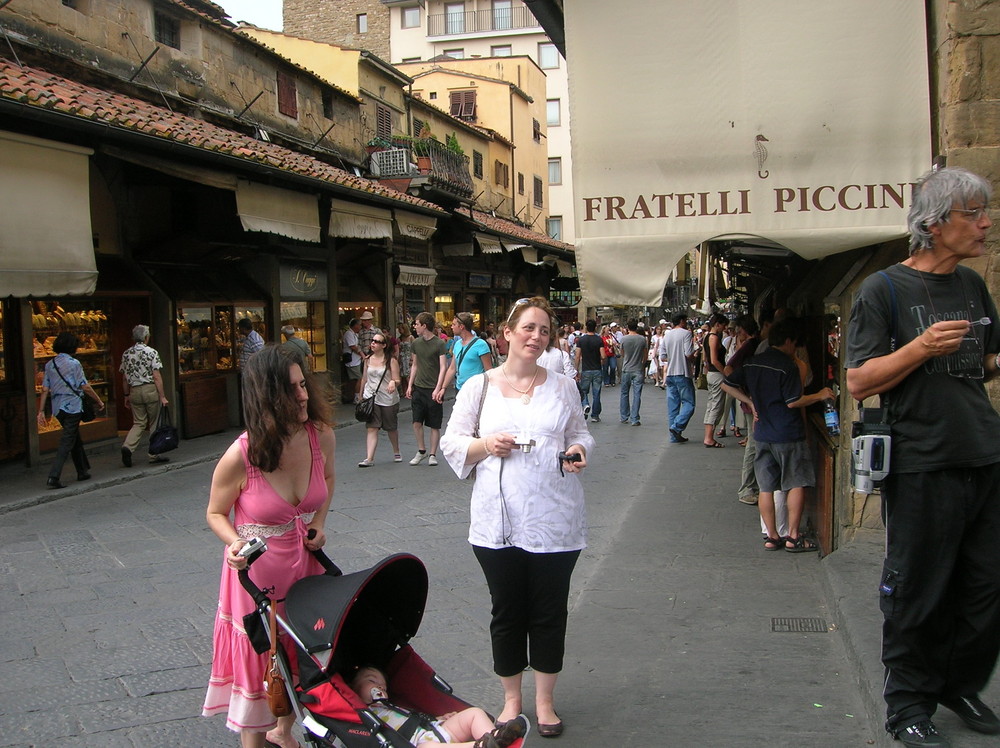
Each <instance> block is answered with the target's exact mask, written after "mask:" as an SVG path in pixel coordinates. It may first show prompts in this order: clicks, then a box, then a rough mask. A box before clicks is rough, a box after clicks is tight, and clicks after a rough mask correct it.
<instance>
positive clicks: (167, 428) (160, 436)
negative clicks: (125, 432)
mask: <svg viewBox="0 0 1000 748" xmlns="http://www.w3.org/2000/svg"><path fill="white" fill-rule="evenodd" d="M180 442H181V440H180V436H179V435H178V433H177V427H176V426H174V425H173V423H171V421H170V412H169V410H168V409H167V406H166V405H164V406H163V407H162V408H160V415H159V416H157V418H156V428H155V429H154V431H153V432H152V433H151V434H150V435H149V453H150V454H151V455H160V454H163V453H164V452H169V451H171V450H173V449H177V447H178V446H180Z"/></svg>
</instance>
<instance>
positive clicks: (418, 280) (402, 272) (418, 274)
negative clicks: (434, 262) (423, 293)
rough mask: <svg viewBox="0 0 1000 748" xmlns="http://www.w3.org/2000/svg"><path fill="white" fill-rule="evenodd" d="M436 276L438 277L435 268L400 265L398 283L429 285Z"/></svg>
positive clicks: (404, 284)
mask: <svg viewBox="0 0 1000 748" xmlns="http://www.w3.org/2000/svg"><path fill="white" fill-rule="evenodd" d="M435 278H437V270H434V268H422V267H416V266H414V265H400V266H399V279H398V280H397V283H399V285H401V286H429V285H431V284H432V283H433V282H434V279H435Z"/></svg>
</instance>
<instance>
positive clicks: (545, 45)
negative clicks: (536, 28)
mask: <svg viewBox="0 0 1000 748" xmlns="http://www.w3.org/2000/svg"><path fill="white" fill-rule="evenodd" d="M538 67H540V68H541V69H542V70H552V69H553V68H557V67H559V50H558V49H556V45H555V44H553V43H552V42H542V43H541V44H539V45H538Z"/></svg>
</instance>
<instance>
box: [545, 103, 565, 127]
mask: <svg viewBox="0 0 1000 748" xmlns="http://www.w3.org/2000/svg"><path fill="white" fill-rule="evenodd" d="M545 124H547V125H548V126H549V127H558V126H559V125H561V124H562V108H561V107H560V104H559V99H548V100H546V102H545Z"/></svg>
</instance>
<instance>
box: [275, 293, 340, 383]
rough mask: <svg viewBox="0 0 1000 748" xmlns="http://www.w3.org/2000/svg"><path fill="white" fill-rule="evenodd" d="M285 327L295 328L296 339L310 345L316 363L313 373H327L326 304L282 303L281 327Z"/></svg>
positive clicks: (305, 302)
mask: <svg viewBox="0 0 1000 748" xmlns="http://www.w3.org/2000/svg"><path fill="white" fill-rule="evenodd" d="M285 325H291V326H292V327H294V328H295V335H296V337H299V338H301V339H302V340H304V341H305V342H306V343H308V344H309V350H310V352H311V353H312V355H313V360H314V362H315V363H314V364H313V371H327V369H328V368H329V364H328V359H327V345H326V302H325V301H282V302H281V327H284V326H285ZM337 353H339V351H337Z"/></svg>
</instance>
